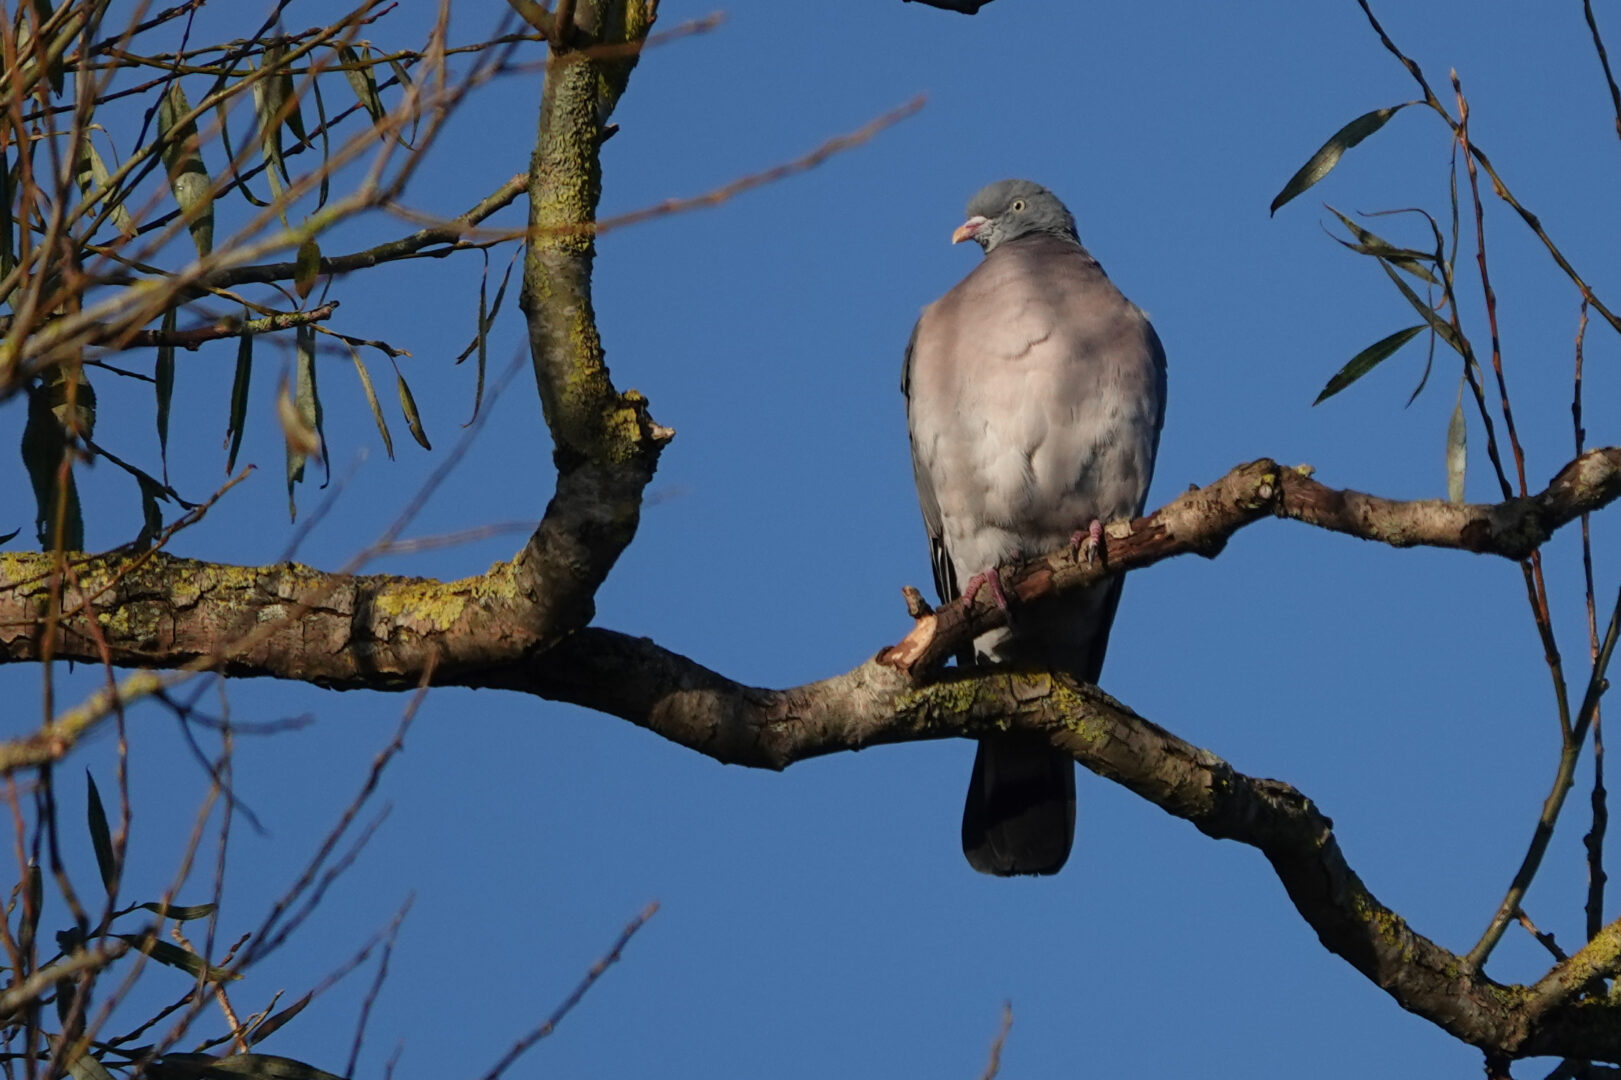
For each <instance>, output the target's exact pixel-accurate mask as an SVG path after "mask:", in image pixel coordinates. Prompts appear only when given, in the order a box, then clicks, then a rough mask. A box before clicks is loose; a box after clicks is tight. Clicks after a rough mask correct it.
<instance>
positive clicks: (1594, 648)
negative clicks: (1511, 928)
mask: <svg viewBox="0 0 1621 1080" xmlns="http://www.w3.org/2000/svg"><path fill="white" fill-rule="evenodd" d="M1588 22H1589V25H1591V23H1592V10H1591V8H1589V10H1588ZM1594 33H1595V34H1596V33H1597V30H1596V28H1595V30H1594ZM1599 48H1600V51H1601V54H1602V50H1603V45H1602V44H1600V46H1599ZM1606 70H1608V61H1606ZM1612 86H1613V84H1612ZM1586 339H1587V301H1586V300H1583V301H1582V308H1581V315H1580V317H1579V318H1578V320H1577V322H1576V370H1575V374H1574V376H1573V378H1572V380H1571V384H1572V390H1571V398H1570V419H1571V427H1572V429H1573V431H1574V433H1575V436H1576V452H1577V453H1578V454H1580V453H1581V452H1582V449H1583V447H1584V446H1586V444H1587V429H1586V428H1584V427H1583V426H1582V378H1583V372H1582V347H1583V345H1584V343H1585V342H1586ZM1590 517H1591V515H1589V514H1583V515H1582V579H1583V585H1584V586H1585V592H1586V600H1587V654H1588V660H1589V663H1590V664H1592V665H1595V666H1596V665H1597V664H1598V655H1599V640H1598V606H1597V602H1596V597H1595V593H1594V589H1593V536H1592V531H1591V521H1590V520H1589V519H1590ZM1601 720H1602V710H1601V709H1599V708H1597V707H1595V708H1594V709H1593V794H1592V797H1591V799H1590V804H1591V806H1592V811H1593V827H1592V828H1591V829H1589V830H1588V832H1587V835H1586V836H1584V837H1582V844H1583V846H1584V847H1585V848H1586V849H1587V940H1589V941H1592V940H1593V938H1595V937H1597V936H1598V932H1599V931H1600V930H1601V929H1603V927H1604V885H1605V882H1606V881H1607V880H1608V875H1606V874H1605V872H1604V834H1605V831H1606V829H1607V828H1608V826H1609V821H1610V811H1609V804H1608V799H1607V795H1606V793H1605V789H1604V728H1603V724H1602V723H1601Z"/></svg>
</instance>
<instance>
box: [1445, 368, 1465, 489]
mask: <svg viewBox="0 0 1621 1080" xmlns="http://www.w3.org/2000/svg"><path fill="white" fill-rule="evenodd" d="M1468 464H1469V425H1468V423H1466V422H1465V420H1464V416H1463V383H1462V382H1459V384H1458V403H1457V404H1456V405H1454V406H1453V407H1452V419H1451V420H1449V421H1448V422H1447V501H1449V502H1453V503H1458V504H1462V503H1463V487H1464V485H1463V481H1464V470H1465V469H1466V468H1467V466H1468Z"/></svg>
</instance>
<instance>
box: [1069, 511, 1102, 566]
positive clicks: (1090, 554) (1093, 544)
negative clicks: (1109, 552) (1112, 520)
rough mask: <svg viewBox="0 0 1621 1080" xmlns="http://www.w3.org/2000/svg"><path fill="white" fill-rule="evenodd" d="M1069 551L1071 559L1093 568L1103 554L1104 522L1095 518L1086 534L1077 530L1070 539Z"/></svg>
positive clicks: (1087, 528)
mask: <svg viewBox="0 0 1621 1080" xmlns="http://www.w3.org/2000/svg"><path fill="white" fill-rule="evenodd" d="M1069 551H1070V555H1071V557H1073V558H1077V559H1080V560H1081V561H1083V562H1085V563H1086V565H1088V566H1091V565H1092V563H1093V562H1095V561H1096V560H1097V558H1098V556H1100V555H1102V554H1103V522H1101V521H1099V520H1098V519H1097V518H1093V519H1092V523H1091V524H1090V525H1088V526H1087V527H1086V531H1085V532H1082V531H1081V530H1079V529H1077V530H1076V531H1075V532H1074V533H1073V534H1072V535H1071V536H1070V538H1069Z"/></svg>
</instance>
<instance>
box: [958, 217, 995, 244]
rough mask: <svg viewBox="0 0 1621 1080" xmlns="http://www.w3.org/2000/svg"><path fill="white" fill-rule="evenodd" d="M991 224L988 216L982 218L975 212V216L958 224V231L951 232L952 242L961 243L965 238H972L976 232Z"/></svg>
mask: <svg viewBox="0 0 1621 1080" xmlns="http://www.w3.org/2000/svg"><path fill="white" fill-rule="evenodd" d="M989 224H990V220H989V219H988V218H982V217H980V216H979V215H978V214H975V215H974V216H973V217H971V218H969V219H968V220H967V221H965V222H963V223H962V224H961V225H958V226H957V231H956V232H954V233H952V234H951V242H952V243H953V244H960V243H962V242H963V241H964V240H972V239H973V238H974V234H975V233H977V232H979V230H981V229H983V228H984V227H985V226H987V225H989Z"/></svg>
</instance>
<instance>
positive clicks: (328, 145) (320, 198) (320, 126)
mask: <svg viewBox="0 0 1621 1080" xmlns="http://www.w3.org/2000/svg"><path fill="white" fill-rule="evenodd" d="M310 90H311V92H312V93H313V94H314V95H315V119H316V124H315V130H316V132H317V133H318V134H319V135H320V136H321V164H320V165H319V166H318V167H317V169H316V173H317V175H319V176H320V178H321V182H320V185H319V186H318V188H317V189H316V192H315V208H316V209H317V210H319V209H321V207H323V206H325V205H326V200H327V198H328V196H330V195H331V194H332V140H331V138H330V137H329V136H328V135H327V129H328V128H329V127H330V126H331V125H329V124H328V123H327V122H326V99H325V98H323V97H322V96H321V80H320V79H312V80H310Z"/></svg>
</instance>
